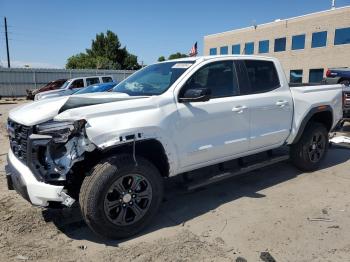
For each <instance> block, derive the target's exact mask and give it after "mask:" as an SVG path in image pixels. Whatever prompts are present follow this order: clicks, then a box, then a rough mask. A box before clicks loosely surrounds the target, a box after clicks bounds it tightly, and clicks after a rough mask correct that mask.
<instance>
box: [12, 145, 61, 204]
mask: <svg viewBox="0 0 350 262" xmlns="http://www.w3.org/2000/svg"><path fill="white" fill-rule="evenodd" d="M6 178H7V184H8V189H10V190H12V189H15V190H16V191H17V192H18V193H19V194H20V195H21V196H22V197H23V198H24V199H26V200H28V201H29V202H30V203H32V204H33V205H36V206H42V207H46V206H48V205H49V201H56V202H61V203H62V202H63V201H64V195H65V194H64V192H63V186H54V185H50V184H46V183H44V182H40V181H38V180H37V179H36V178H35V176H34V174H33V173H32V171H31V170H30V169H29V168H28V167H27V166H26V165H24V164H23V163H22V162H21V161H20V160H18V159H17V157H16V156H15V155H14V154H13V153H12V150H11V149H10V150H9V153H8V156H7V166H6Z"/></svg>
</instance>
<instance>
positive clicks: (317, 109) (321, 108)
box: [292, 105, 333, 144]
mask: <svg viewBox="0 0 350 262" xmlns="http://www.w3.org/2000/svg"><path fill="white" fill-rule="evenodd" d="M320 112H330V113H331V114H332V118H333V109H332V107H331V106H329V105H321V106H317V107H313V108H311V109H310V110H309V112H308V113H307V114H306V116H305V117H304V119H303V120H302V121H301V124H300V128H299V130H298V133H297V135H296V136H295V138H294V139H293V142H292V144H295V143H297V142H298V141H299V139H300V138H301V136H302V134H303V133H304V130H305V128H306V126H307V124H308V123H309V122H310V119H311V118H312V117H313V116H314V115H315V114H317V113H320ZM332 120H333V119H332ZM332 123H333V122H332Z"/></svg>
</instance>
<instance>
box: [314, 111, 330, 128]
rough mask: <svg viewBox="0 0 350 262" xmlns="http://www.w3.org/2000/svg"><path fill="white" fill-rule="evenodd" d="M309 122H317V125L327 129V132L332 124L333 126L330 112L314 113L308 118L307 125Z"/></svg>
mask: <svg viewBox="0 0 350 262" xmlns="http://www.w3.org/2000/svg"><path fill="white" fill-rule="evenodd" d="M310 122H318V123H321V124H323V125H324V126H325V127H326V128H327V131H328V132H329V131H330V130H331V128H332V124H333V115H332V112H330V111H322V112H318V113H315V114H314V115H313V116H312V117H311V118H310V120H309V122H308V123H310Z"/></svg>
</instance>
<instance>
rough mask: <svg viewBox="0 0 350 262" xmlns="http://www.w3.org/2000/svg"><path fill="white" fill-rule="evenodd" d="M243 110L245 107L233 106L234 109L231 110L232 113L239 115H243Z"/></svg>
mask: <svg viewBox="0 0 350 262" xmlns="http://www.w3.org/2000/svg"><path fill="white" fill-rule="evenodd" d="M244 109H247V107H246V106H235V107H234V108H232V112H235V113H238V114H241V113H243V111H244Z"/></svg>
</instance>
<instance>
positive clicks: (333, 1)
mask: <svg viewBox="0 0 350 262" xmlns="http://www.w3.org/2000/svg"><path fill="white" fill-rule="evenodd" d="M334 9H335V0H332V10H334Z"/></svg>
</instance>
